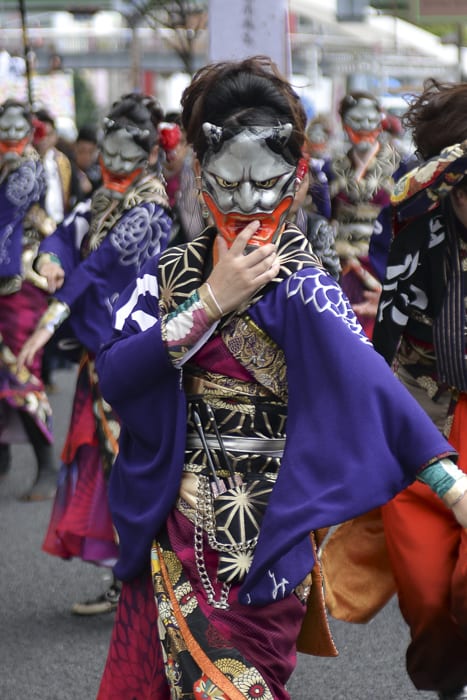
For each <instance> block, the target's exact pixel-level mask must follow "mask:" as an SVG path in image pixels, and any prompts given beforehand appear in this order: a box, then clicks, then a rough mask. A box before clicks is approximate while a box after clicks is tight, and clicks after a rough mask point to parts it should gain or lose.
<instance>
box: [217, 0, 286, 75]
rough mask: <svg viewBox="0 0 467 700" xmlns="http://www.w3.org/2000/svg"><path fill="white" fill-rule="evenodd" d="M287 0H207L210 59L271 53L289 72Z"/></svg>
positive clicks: (268, 54)
mask: <svg viewBox="0 0 467 700" xmlns="http://www.w3.org/2000/svg"><path fill="white" fill-rule="evenodd" d="M288 29H289V27H288V2H287V0H274V2H271V0H236V1H235V2H226V0H210V2H209V59H210V60H211V61H228V60H238V59H241V58H247V57H248V56H254V55H256V54H264V55H266V56H270V57H271V58H272V60H273V61H275V63H277V65H278V66H279V68H280V70H281V71H282V72H283V73H285V75H287V76H289V75H290V70H291V59H290V36H289V31H288Z"/></svg>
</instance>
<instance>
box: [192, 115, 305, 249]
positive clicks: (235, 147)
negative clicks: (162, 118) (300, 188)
mask: <svg viewBox="0 0 467 700" xmlns="http://www.w3.org/2000/svg"><path fill="white" fill-rule="evenodd" d="M203 130H204V133H205V135H206V138H207V140H208V143H209V145H210V148H209V149H208V151H207V153H206V155H205V157H204V159H203V163H202V175H201V181H202V193H203V198H204V201H205V202H206V206H207V207H208V209H209V211H210V212H211V214H212V216H213V218H214V222H215V224H216V227H217V229H218V231H219V233H220V234H221V235H222V236H223V237H224V239H225V240H226V241H227V244H228V246H229V247H230V246H231V245H232V243H233V242H234V240H235V238H236V236H237V235H238V234H239V233H240V231H242V230H243V229H244V228H245V226H246V225H247V224H248V223H249V222H251V221H254V220H258V221H259V222H260V227H259V229H258V230H257V231H256V233H255V234H254V235H253V237H252V238H251V239H250V241H249V244H250V245H256V246H258V245H265V244H266V243H269V242H271V241H274V240H276V238H277V236H278V235H279V233H280V231H281V229H282V224H283V223H284V221H285V217H286V214H287V212H288V210H289V208H290V205H291V204H292V202H293V199H294V194H295V190H296V187H297V182H296V164H294V163H289V162H288V161H287V160H285V158H284V157H283V156H282V155H281V152H283V150H284V148H285V146H286V144H287V141H288V140H289V138H290V135H291V133H292V125H291V124H283V125H280V126H271V127H263V126H260V127H256V126H250V127H243V128H241V129H239V130H238V131H237V132H236V133H234V134H233V135H232V132H230V131H229V132H228V133H224V130H223V129H222V127H218V126H214V125H213V124H209V123H208V122H205V123H204V124H203Z"/></svg>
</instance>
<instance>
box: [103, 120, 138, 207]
mask: <svg viewBox="0 0 467 700" xmlns="http://www.w3.org/2000/svg"><path fill="white" fill-rule="evenodd" d="M135 129H136V127H135ZM137 131H138V132H139V131H140V130H139V129H137ZM147 160H148V153H147V152H146V151H145V150H144V148H142V147H141V146H139V145H138V144H137V143H136V142H135V140H134V134H133V133H132V127H130V126H128V127H127V126H122V127H121V128H117V129H115V130H113V131H109V132H107V133H106V134H105V135H104V138H103V141H102V147H101V153H100V164H101V169H102V180H103V186H104V187H105V188H106V189H108V190H113V191H115V192H118V193H123V192H125V191H126V190H127V189H128V188H129V187H130V185H131V184H132V182H133V181H134V180H135V179H136V178H137V177H138V175H140V173H141V172H142V170H143V166H144V165H145V164H146V163H147Z"/></svg>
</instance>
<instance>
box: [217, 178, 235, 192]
mask: <svg viewBox="0 0 467 700" xmlns="http://www.w3.org/2000/svg"><path fill="white" fill-rule="evenodd" d="M215 178H216V182H217V184H218V185H219V187H223V188H224V189H225V190H234V189H235V188H236V187H238V185H239V183H238V182H229V180H224V178H223V177H219V176H218V175H215Z"/></svg>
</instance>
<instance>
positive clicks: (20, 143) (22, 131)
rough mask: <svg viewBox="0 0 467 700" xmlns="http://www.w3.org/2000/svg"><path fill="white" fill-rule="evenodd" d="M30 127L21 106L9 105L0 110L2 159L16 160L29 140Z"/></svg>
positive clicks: (0, 150) (0, 154)
mask: <svg viewBox="0 0 467 700" xmlns="http://www.w3.org/2000/svg"><path fill="white" fill-rule="evenodd" d="M31 131H32V127H31V124H30V123H29V121H28V119H27V118H26V116H25V114H24V111H23V108H22V107H20V106H19V105H11V106H10V107H7V108H6V109H3V110H0V157H1V159H2V160H3V161H8V160H10V161H14V160H17V159H18V158H19V157H20V156H21V155H22V154H23V152H24V149H25V148H26V146H27V144H28V143H29V141H30V136H31Z"/></svg>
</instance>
